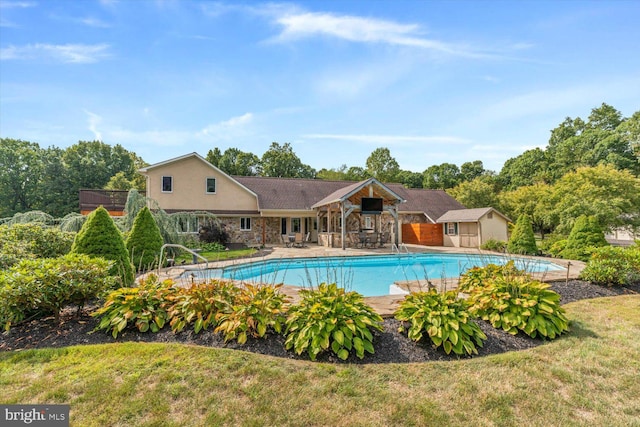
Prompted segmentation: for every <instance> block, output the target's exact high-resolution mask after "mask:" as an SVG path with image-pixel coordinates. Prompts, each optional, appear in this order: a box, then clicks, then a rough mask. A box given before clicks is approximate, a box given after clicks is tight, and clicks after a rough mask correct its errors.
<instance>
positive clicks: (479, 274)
mask: <svg viewBox="0 0 640 427" xmlns="http://www.w3.org/2000/svg"><path fill="white" fill-rule="evenodd" d="M524 274H525V273H524V271H522V270H520V269H518V268H517V267H516V266H515V262H514V261H513V260H510V261H509V262H507V263H506V264H504V265H497V264H487V265H486V266H484V267H473V268H470V269H469V270H467V271H466V272H465V273H463V274H462V275H461V276H460V280H459V281H458V291H459V292H465V293H470V292H472V291H473V290H474V289H476V288H478V287H482V286H484V284H485V283H487V282H488V281H490V280H492V279H494V278H496V277H505V276H507V277H513V276H522V275H524Z"/></svg>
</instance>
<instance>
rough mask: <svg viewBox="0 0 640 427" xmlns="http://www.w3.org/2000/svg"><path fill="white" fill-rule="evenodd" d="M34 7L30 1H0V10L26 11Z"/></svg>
mask: <svg viewBox="0 0 640 427" xmlns="http://www.w3.org/2000/svg"><path fill="white" fill-rule="evenodd" d="M35 6H36V3H35V2H32V1H0V9H26V8H28V7H35Z"/></svg>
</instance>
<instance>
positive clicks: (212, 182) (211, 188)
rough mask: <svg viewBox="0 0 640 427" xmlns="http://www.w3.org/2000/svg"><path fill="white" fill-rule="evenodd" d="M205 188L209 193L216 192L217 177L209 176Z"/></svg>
mask: <svg viewBox="0 0 640 427" xmlns="http://www.w3.org/2000/svg"><path fill="white" fill-rule="evenodd" d="M205 189H206V193H207V194H216V179H215V178H207V179H206V182H205Z"/></svg>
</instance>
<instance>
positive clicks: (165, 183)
mask: <svg viewBox="0 0 640 427" xmlns="http://www.w3.org/2000/svg"><path fill="white" fill-rule="evenodd" d="M162 192H163V193H171V192H173V177H172V176H163V177H162Z"/></svg>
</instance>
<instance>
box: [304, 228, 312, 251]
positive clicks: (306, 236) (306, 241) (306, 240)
mask: <svg viewBox="0 0 640 427" xmlns="http://www.w3.org/2000/svg"><path fill="white" fill-rule="evenodd" d="M310 238H311V232H310V231H307V234H305V236H304V240H303V241H302V247H303V248H306V247H307V243H309V239H310Z"/></svg>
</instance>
